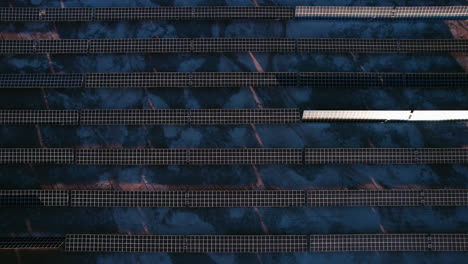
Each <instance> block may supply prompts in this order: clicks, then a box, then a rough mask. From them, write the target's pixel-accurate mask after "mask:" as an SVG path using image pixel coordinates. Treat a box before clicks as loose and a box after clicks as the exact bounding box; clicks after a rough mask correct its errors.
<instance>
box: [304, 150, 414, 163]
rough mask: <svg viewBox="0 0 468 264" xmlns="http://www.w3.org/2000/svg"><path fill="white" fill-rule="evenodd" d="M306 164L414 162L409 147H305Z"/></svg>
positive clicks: (412, 152) (412, 153) (412, 151)
mask: <svg viewBox="0 0 468 264" xmlns="http://www.w3.org/2000/svg"><path fill="white" fill-rule="evenodd" d="M305 163H306V164H356V163H364V164H414V163H417V160H416V157H415V149H410V148H380V149H379V148H329V149H326V148H307V149H306V150H305Z"/></svg>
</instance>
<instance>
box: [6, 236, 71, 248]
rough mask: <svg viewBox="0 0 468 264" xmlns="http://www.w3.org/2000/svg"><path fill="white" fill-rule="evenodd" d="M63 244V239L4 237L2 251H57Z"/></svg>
mask: <svg viewBox="0 0 468 264" xmlns="http://www.w3.org/2000/svg"><path fill="white" fill-rule="evenodd" d="M63 243H64V239H63V238H62V237H2V238H0V249H57V248H60V247H61V246H62V244H63Z"/></svg>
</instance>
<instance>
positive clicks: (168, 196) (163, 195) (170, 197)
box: [70, 190, 186, 207]
mask: <svg viewBox="0 0 468 264" xmlns="http://www.w3.org/2000/svg"><path fill="white" fill-rule="evenodd" d="M70 204H71V206H72V207H185V206H186V203H185V194H184V192H183V191H102V190H73V191H71V197H70Z"/></svg>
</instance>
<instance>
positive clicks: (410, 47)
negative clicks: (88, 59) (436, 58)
mask: <svg viewBox="0 0 468 264" xmlns="http://www.w3.org/2000/svg"><path fill="white" fill-rule="evenodd" d="M0 44H2V45H1V46H0V53H3V54H36V53H40V54H41V53H48V54H67V53H70V54H73V53H93V54H97V53H168V52H205V53H208V52H296V51H297V52H361V53H409V52H413V53H414V52H418V53H419V52H468V39H349V38H348V39H324V38H322V39H321V38H315V39H291V38H194V39H188V38H165V39H161V38H151V39H58V40H2V41H1V42H0Z"/></svg>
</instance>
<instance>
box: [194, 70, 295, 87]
mask: <svg viewBox="0 0 468 264" xmlns="http://www.w3.org/2000/svg"><path fill="white" fill-rule="evenodd" d="M191 78H192V85H191V86H192V87H246V86H256V87H268V86H282V87H288V86H297V84H298V82H297V75H296V73H293V72H263V73H262V72H195V73H192V75H191Z"/></svg>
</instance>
